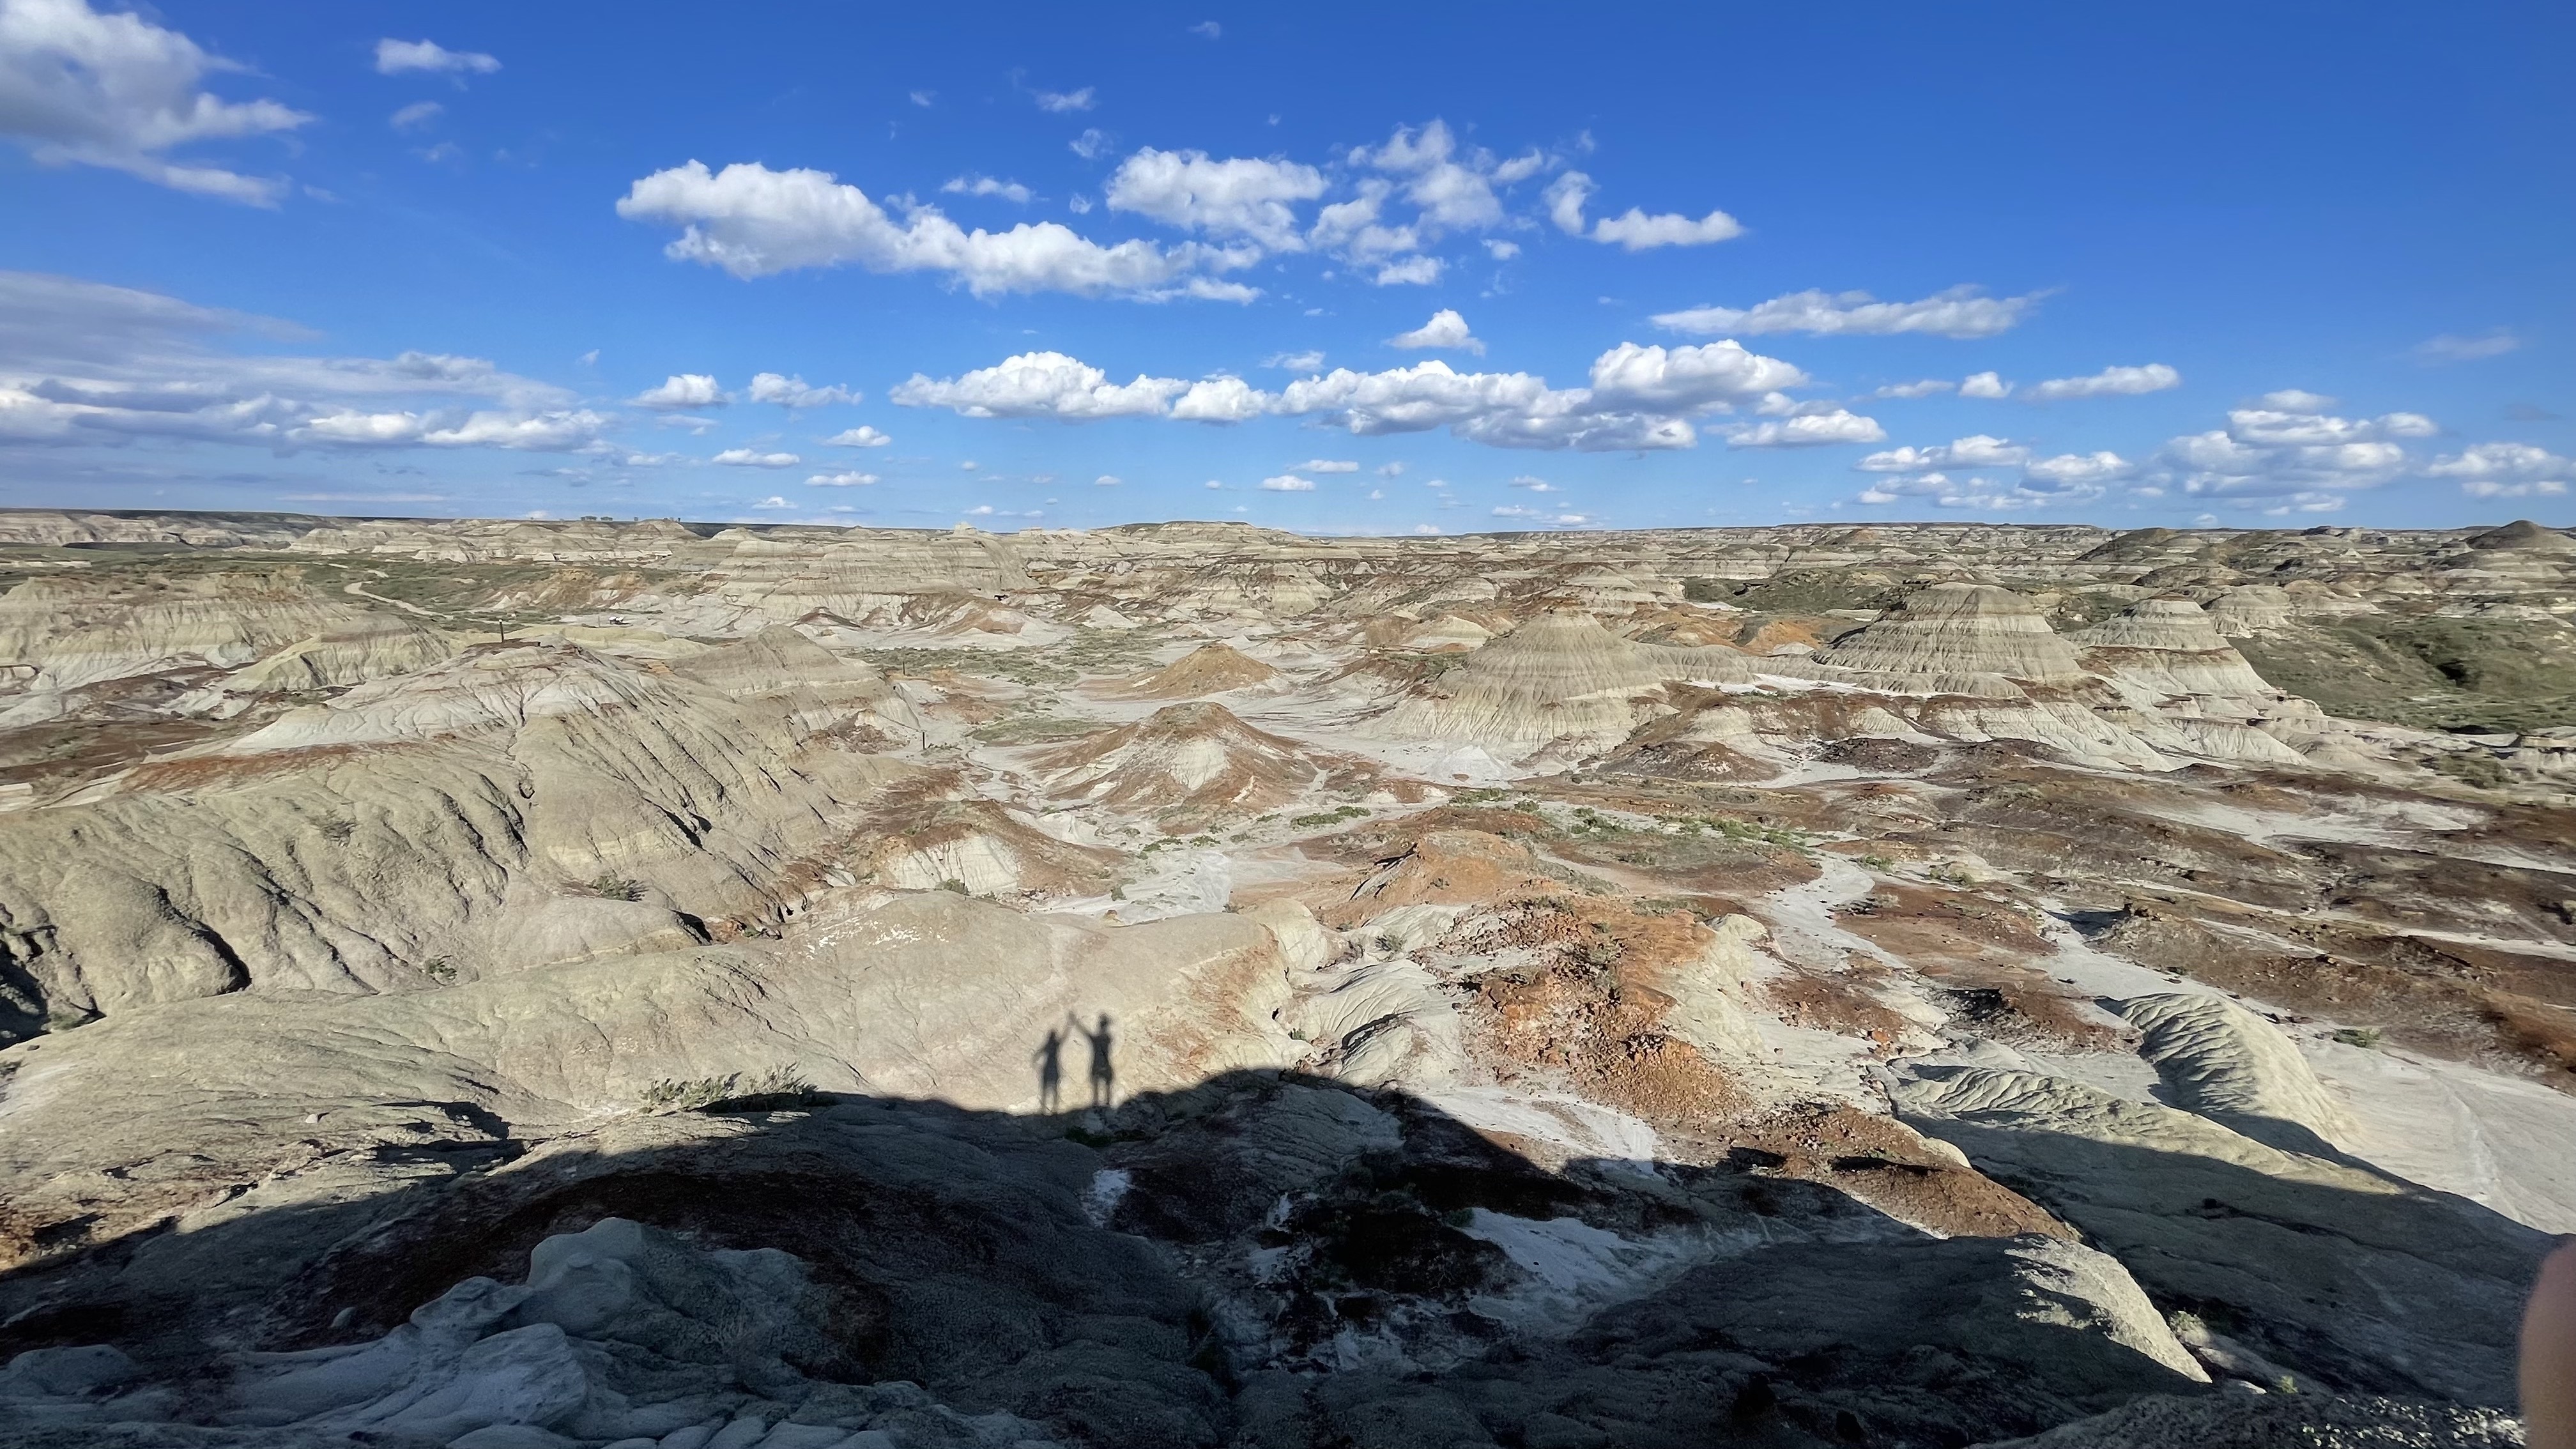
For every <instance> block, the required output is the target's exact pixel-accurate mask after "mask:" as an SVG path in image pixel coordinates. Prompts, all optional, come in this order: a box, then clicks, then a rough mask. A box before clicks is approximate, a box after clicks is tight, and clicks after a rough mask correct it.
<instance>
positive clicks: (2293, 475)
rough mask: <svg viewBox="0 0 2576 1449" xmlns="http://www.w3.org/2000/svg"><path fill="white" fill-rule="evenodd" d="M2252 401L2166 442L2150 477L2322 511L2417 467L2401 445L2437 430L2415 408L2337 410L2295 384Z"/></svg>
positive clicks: (2284, 507) (2212, 493)
mask: <svg viewBox="0 0 2576 1449" xmlns="http://www.w3.org/2000/svg"><path fill="white" fill-rule="evenodd" d="M2258 402H2259V404H2260V405H2259V406H2255V407H2244V408H2234V409H2231V410H2230V411H2229V412H2228V414H2227V426H2226V427H2224V428H2220V429H2213V430H2211V431H2208V432H2204V433H2193V434H2188V435H2186V436H2183V437H2178V438H2175V439H2172V440H2171V441H2169V442H2167V443H2166V444H2165V445H2164V447H2163V448H2162V449H2160V450H2159V451H2158V453H2157V455H2156V457H2157V462H2158V463H2159V464H2160V468H2159V471H2158V472H2157V473H2156V474H2155V475H2154V479H2155V482H2156V483H2157V484H2158V485H2160V486H2162V485H2168V484H2179V485H2180V486H2181V488H2182V490H2183V491H2184V492H2185V493H2188V494H2194V495H2201V496H2209V497H2222V498H2233V499H2238V500H2254V502H2255V503H2256V504H2257V505H2262V504H2271V505H2274V506H2272V507H2270V508H2269V509H2268V510H2267V511H2271V512H2275V513H2285V512H2290V511H2303V512H2325V511H2330V510H2332V509H2334V508H2338V507H2341V506H2342V503H2343V499H2344V496H2345V495H2346V494H2348V493H2351V492H2354V491H2357V490H2361V489H2367V488H2376V487H2379V486H2380V485H2382V484H2385V483H2388V482H2392V481H2394V480H2395V479H2397V478H2400V477H2403V476H2405V475H2406V474H2407V473H2409V472H2411V471H2416V469H2415V464H2414V460H2413V459H2412V457H2411V456H2410V455H2409V454H2408V453H2407V451H2406V448H2405V444H2406V443H2407V442H2409V441H2412V440H2414V439H2418V438H2428V437H2431V436H2433V435H2435V434H2436V433H2438V432H2440V431H2441V429H2440V426H2439V425H2438V424H2436V423H2435V422H2434V421H2433V420H2432V419H2431V418H2428V417H2426V416H2424V415H2423V414H2421V413H2407V412H2393V413H2383V414H2381V415H2380V416H2378V417H2376V418H2346V417H2338V416H2335V415H2334V414H2332V413H2331V412H2328V411H2327V409H2329V408H2331V407H2333V406H2334V399H2332V398H2329V397H2325V396H2322V395H2320V394H2317V393H2311V392H2304V391H2300V390H2298V389H2290V390H2287V391H2284V392H2275V393H2268V394H2266V395H2265V396H2263V397H2262V398H2260V399H2258ZM2463 456H2464V457H2465V456H2466V455H2465V454H2464V455H2463ZM2437 466H2438V465H2437Z"/></svg>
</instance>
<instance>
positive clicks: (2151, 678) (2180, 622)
mask: <svg viewBox="0 0 2576 1449" xmlns="http://www.w3.org/2000/svg"><path fill="white" fill-rule="evenodd" d="M2076 642H2077V643H2079V644H2080V645H2082V646H2083V649H2084V653H2083V656H2082V658H2083V664H2084V668H2085V669H2086V670H2087V671H2088V672H2090V673H2093V674H2096V675H2100V676H2102V677H2103V678H2106V679H2109V680H2111V681H2112V682H2113V683H2114V684H2117V685H2122V686H2126V687H2128V688H2129V689H2132V690H2135V691H2137V692H2138V694H2139V698H2140V699H2141V702H2144V703H2148V704H2152V705H2156V706H2159V707H2161V708H2164V709H2166V710H2169V711H2188V712H2191V713H2196V714H2204V715H2211V716H2218V717H2228V718H2234V719H2238V720H2253V719H2268V718H2281V717H2293V716H2295V717H2300V718H2307V719H2314V718H2316V717H2317V716H2318V714H2319V711H2318V709H2317V707H2316V706H2315V705H2313V704H2311V703H2309V702H2308V701H2306V700H2303V699H2299V698H2298V697H2296V696H2294V695H2290V694H2287V693H2285V692H2284V691H2282V690H2280V689H2277V688H2275V687H2274V686H2273V685H2272V683H2271V682H2270V681H2269V680H2266V679H2265V678H2263V676H2262V675H2260V674H2258V673H2256V672H2255V669H2254V666H2253V665H2252V664H2249V663H2247V662H2246V659H2245V656H2244V655H2242V654H2239V653H2237V652H2236V650H2235V648H2234V647H2233V646H2232V645H2230V644H2229V643H2228V642H2227V640H2226V639H2225V638H2224V637H2222V636H2221V635H2220V634H2219V632H2218V629H2217V627H2216V625H2215V624H2214V623H2213V622H2212V621H2211V619H2210V617H2209V615H2208V614H2206V613H2204V612H2202V610H2201V607H2200V606H2199V605H2198V604H2195V603H2193V602H2192V601H2191V600H2189V599H2176V598H2151V599H2141V600H2139V601H2138V602H2137V603H2135V604H2132V605H2130V606H2129V607H2128V608H2127V609H2125V610H2123V611H2121V612H2120V613H2119V614H2117V615H2115V616H2113V617H2112V618H2110V619H2109V620H2107V621H2105V622H2104V623H2102V624H2100V625H2098V626H2097V627H2095V628H2092V629H2089V630H2086V631H2084V632H2083V633H2082V634H2080V635H2077V636H2076Z"/></svg>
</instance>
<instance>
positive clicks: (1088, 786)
mask: <svg viewBox="0 0 2576 1449" xmlns="http://www.w3.org/2000/svg"><path fill="white" fill-rule="evenodd" d="M1201 652H1202V653H1204V652H1205V651H1201ZM1176 667H1177V666H1176ZM1028 767H1029V769H1030V770H1032V771H1033V772H1035V773H1036V774H1037V776H1038V777H1039V778H1040V779H1041V780H1043V781H1045V782H1046V783H1047V788H1048V790H1049V792H1050V793H1051V794H1052V795H1054V797H1055V798H1057V799H1059V800H1081V801H1084V802H1087V803H1091V804H1099V805H1106V806H1109V807H1110V808H1111V809H1114V810H1121V811H1126V812H1128V813H1131V814H1140V815H1149V816H1152V817H1153V818H1155V819H1158V820H1162V821H1165V822H1166V823H1168V824H1171V825H1173V826H1176V827H1178V826H1184V825H1200V824H1207V823H1213V822H1215V821H1218V820H1228V819H1240V818H1244V817H1249V816H1253V815H1258V814H1261V813H1263V812H1265V811H1270V810H1277V809H1279V808H1280V807H1282V806H1285V805H1289V804H1293V803H1295V802H1296V801H1298V800H1301V799H1303V798H1305V797H1306V796H1307V795H1309V794H1311V793H1313V792H1314V791H1316V790H1319V789H1328V788H1336V787H1338V788H1342V789H1346V790H1348V789H1359V788H1363V787H1367V786H1371V785H1373V784H1374V783H1375V780H1376V775H1377V770H1376V769H1375V767H1373V766H1371V765H1369V764H1368V763H1367V762H1366V761H1362V760H1357V759H1353V758H1351V757H1349V756H1337V755H1333V754H1330V753H1327V752H1325V751H1321V750H1316V749H1312V748H1310V747H1308V746H1305V745H1301V744H1299V743H1297V742H1296V741H1294V740H1289V739H1284V738H1282V737H1280V736H1278V735H1274V734H1269V733H1266V732H1264V731H1262V730H1257V729H1254V728H1253V727H1252V726H1250V725H1248V724H1245V723H1244V722H1243V721H1242V720H1240V719H1237V718H1236V717H1235V716H1234V714H1233V713H1232V712H1231V711H1229V710H1228V709H1226V707H1225V706H1223V705H1221V704H1214V703H1194V704H1172V705H1165V706H1164V707H1163V708H1161V709H1158V710H1156V711H1154V712H1153V713H1152V714H1151V715H1148V716H1146V717H1145V718H1144V719H1141V720H1138V721H1137V722H1136V723H1134V724H1131V725H1122V726H1120V727H1118V728H1116V729H1112V730H1103V731H1101V732H1099V733H1097V734H1092V735H1085V736H1083V737H1082V738H1080V739H1076V740H1071V741H1068V742H1066V743H1065V744H1062V745H1058V746H1055V747H1053V748H1050V749H1046V750H1042V751H1040V752H1038V753H1037V754H1035V755H1032V756H1031V757H1030V758H1029V762H1028Z"/></svg>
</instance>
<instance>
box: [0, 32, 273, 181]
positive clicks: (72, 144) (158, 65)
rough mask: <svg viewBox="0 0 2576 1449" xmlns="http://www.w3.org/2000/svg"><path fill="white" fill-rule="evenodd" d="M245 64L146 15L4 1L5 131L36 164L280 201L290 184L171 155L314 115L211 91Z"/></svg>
mask: <svg viewBox="0 0 2576 1449" xmlns="http://www.w3.org/2000/svg"><path fill="white" fill-rule="evenodd" d="M240 69H242V67H240V66H238V65H235V64H233V63H232V62H230V61H227V60H223V59H221V58H219V57H216V56H213V55H209V54H207V53H206V52H205V51H204V50H203V49H201V48H199V46H198V45H197V43H196V42H195V41H193V40H190V39H189V38H188V37H187V36H185V35H182V34H180V33H179V32H178V31H175V30H170V29H165V28H164V27H162V26H159V25H156V24H154V23H152V21H151V20H149V19H147V18H145V17H144V16H143V15H139V14H135V13H132V12H115V13H108V14H101V13H100V12H98V11H96V10H93V9H91V8H90V7H89V5H88V4H87V3H86V0H0V134H5V135H7V136H8V137H10V138H11V139H12V140H15V141H17V142H18V143H19V144H21V145H23V146H25V147H26V148H27V152H28V154H29V155H30V156H32V157H33V158H34V159H35V160H36V162H37V163H38V164H39V165H44V166H102V167H106V168H108V169H110V170H115V171H122V172H124V173H126V174H127V175H129V176H135V177H139V178H141V179H143V180H145V181H149V182H152V183H153V184H155V185H158V186H167V187H169V188H171V189H172V190H175V191H186V192H191V193H194V194H196V195H199V196H211V197H216V198H219V199H221V200H225V201H238V202H244V203H247V204H249V205H253V206H274V205H276V204H277V200H278V198H279V196H280V195H282V194H283V193H284V191H285V187H286V183H285V182H283V181H279V180H275V179H268V178H260V177H251V176H244V175H241V174H240V173H238V172H234V171H228V170H225V169H223V168H221V167H217V166H206V165H193V164H188V163H183V162H177V161H172V160H170V159H169V156H168V153H169V152H171V151H173V150H175V149H177V148H179V147H182V146H189V145H194V144H197V143H200V142H207V141H228V140H237V139H241V138H244V137H252V136H263V135H270V134H274V133H278V132H284V131H291V130H294V129H295V128H296V127H298V126H301V125H304V124H305V123H306V122H308V121H310V120H312V119H313V118H312V117H311V116H308V115H306V114H304V113H303V112H301V111H297V110H293V109H290V108H289V107H287V106H284V105H281V104H279V103H278V102H276V101H271V100H256V101H227V100H224V99H222V98H220V97H218V96H215V95H213V94H211V93H210V92H208V91H206V90H205V89H204V88H203V87H204V83H205V80H206V78H207V77H208V76H209V75H213V74H218V73H221V72H225V71H238V70H240Z"/></svg>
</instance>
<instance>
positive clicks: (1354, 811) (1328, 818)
mask: <svg viewBox="0 0 2576 1449" xmlns="http://www.w3.org/2000/svg"><path fill="white" fill-rule="evenodd" d="M1367 813H1368V811H1366V810H1364V809H1362V808H1361V807H1359V806H1357V805H1337V806H1335V807H1333V808H1332V809H1330V810H1326V811H1323V812H1321V813H1319V814H1314V815H1296V816H1291V817H1289V820H1288V823H1289V824H1291V825H1293V826H1296V827H1297V828H1298V829H1300V830H1312V829H1314V828H1316V827H1317V826H1322V825H1339V824H1341V823H1342V822H1343V821H1345V820H1357V819H1359V818H1360V817H1361V816H1363V815H1366V814H1367Z"/></svg>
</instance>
